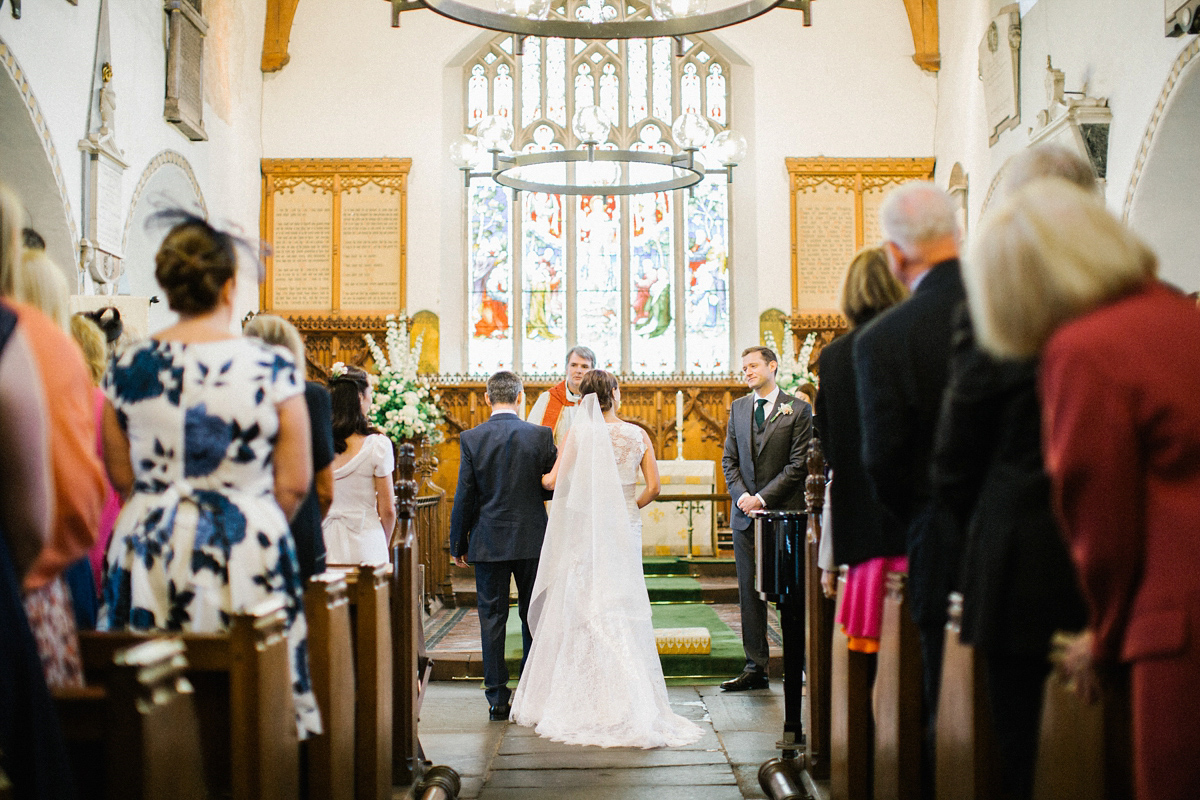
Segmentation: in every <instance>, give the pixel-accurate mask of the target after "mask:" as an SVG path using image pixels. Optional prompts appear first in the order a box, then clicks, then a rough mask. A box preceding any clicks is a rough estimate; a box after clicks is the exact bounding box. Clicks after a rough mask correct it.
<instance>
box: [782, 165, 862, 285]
mask: <svg viewBox="0 0 1200 800" xmlns="http://www.w3.org/2000/svg"><path fill="white" fill-rule="evenodd" d="M795 211H796V248H797V249H796V265H797V271H796V275H797V280H798V282H799V287H798V289H799V298H798V301H797V307H800V308H826V309H833V308H837V307H838V306H839V305H840V304H841V303H840V298H841V294H842V281H843V280H844V276H845V273H846V265H847V264H849V263H850V259H851V258H852V257H853V256H854V251H855V250H856V249H857V239H856V236H857V232H856V230H855V222H854V191H853V187H852V186H851V188H850V189H847V188H846V187H845V186H839V185H834V184H831V183H827V182H821V183H818V184H814V185H811V186H805V187H803V188H801V189H799V190H798V191H797V192H796V195H795Z"/></svg>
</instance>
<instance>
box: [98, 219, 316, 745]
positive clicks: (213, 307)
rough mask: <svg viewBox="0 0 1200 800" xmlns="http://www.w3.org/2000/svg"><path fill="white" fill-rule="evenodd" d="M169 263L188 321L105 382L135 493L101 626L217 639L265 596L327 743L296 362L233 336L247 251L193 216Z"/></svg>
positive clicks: (113, 445) (107, 432)
mask: <svg viewBox="0 0 1200 800" xmlns="http://www.w3.org/2000/svg"><path fill="white" fill-rule="evenodd" d="M155 219H157V220H164V221H165V222H167V223H168V224H170V225H171V228H170V231H169V232H168V233H167V236H166V238H165V239H164V240H163V243H162V245H161V246H160V247H159V250H158V253H157V255H156V256H155V277H156V278H157V279H158V282H159V284H160V285H161V286H162V288H163V290H164V292H165V293H166V295H167V300H168V303H169V305H170V307H171V310H173V311H175V312H176V313H177V314H179V321H178V322H177V323H176V324H174V325H172V326H170V327H168V328H166V329H164V330H161V331H159V332H158V333H156V334H155V335H154V336H153V337H151V338H149V339H145V340H143V341H141V342H138V343H136V344H133V345H131V346H130V347H129V348H127V349H126V350H125V351H124V352H123V353H122V354H121V356H120V357H119V358H118V359H117V360H116V361H114V362H113V365H112V367H111V368H110V369H109V371H108V373H107V375H105V378H104V391H105V394H106V396H107V403H106V404H105V408H104V430H103V435H104V461H105V464H106V466H107V467H108V472H109V476H110V477H111V479H112V484H113V486H114V488H115V489H116V490H117V492H118V493H119V494H120V495H121V496H122V497H124V498H126V502H125V506H124V508H123V509H122V510H121V514H120V516H119V517H118V518H117V522H116V526H115V527H114V529H113V536H112V542H111V543H110V545H109V548H108V557H107V562H106V565H105V575H104V592H103V605H102V607H101V609H100V615H99V616H100V619H99V621H98V627H99V628H100V629H101V630H118V629H133V630H168V631H180V630H182V631H193V632H200V633H205V632H214V631H220V630H222V629H224V628H225V627H226V625H227V624H228V620H229V615H230V614H233V613H238V612H243V611H246V610H247V609H250V608H253V607H254V606H256V605H258V604H259V603H262V602H263V601H267V600H273V599H278V600H282V601H283V604H284V607H285V608H286V610H287V639H288V646H289V650H290V656H289V658H288V664H289V666H290V668H291V672H292V676H291V677H292V691H293V697H294V700H295V703H294V710H295V715H296V726H297V731H298V734H299V736H300V738H301V739H303V738H306V737H307V736H309V735H311V734H317V733H320V732H321V722H320V715H319V713H318V711H317V703H316V699H315V697H314V696H313V692H312V686H311V682H310V680H309V674H308V656H307V653H308V649H307V636H308V631H307V626H306V622H305V618H304V606H303V603H302V601H303V596H302V586H301V582H300V572H299V568H298V566H297V563H296V551H295V543H294V541H293V539H292V534H291V532H290V531H289V529H288V520H289V518H291V516H292V515H293V514H294V512H295V511H296V509H297V508H298V507H299V505H300V503H301V501H302V500H303V499H304V496H305V494H306V493H307V492H308V487H309V481H310V479H311V475H312V464H311V461H310V458H309V437H310V433H309V422H308V412H307V410H306V407H305V403H304V384H303V383H302V381H301V379H300V378H299V377H298V373H297V371H296V364H295V361H294V359H293V356H292V354H291V352H289V351H288V350H287V349H285V348H283V347H276V346H272V345H268V344H266V343H265V342H263V341H262V340H260V339H255V338H242V337H240V336H235V335H234V334H233V333H231V332H230V331H231V327H232V323H233V298H234V294H235V291H236V287H237V255H236V252H235V250H236V248H237V247H238V246H245V245H247V243H246V242H242V241H241V240H239V239H237V238H236V237H234V236H232V235H230V234H228V233H225V232H223V231H220V230H217V229H216V228H214V227H213V226H212V225H210V224H209V223H208V222H206V221H205V220H203V219H200V218H199V217H195V216H192V215H190V214H187V213H184V212H174V211H173V212H162V213H160V214H159V215H156V217H155Z"/></svg>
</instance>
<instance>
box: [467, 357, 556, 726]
mask: <svg viewBox="0 0 1200 800" xmlns="http://www.w3.org/2000/svg"><path fill="white" fill-rule="evenodd" d="M524 396H525V393H524V391H523V389H522V386H521V379H520V378H518V377H517V376H516V375H514V374H513V373H511V372H497V373H496V374H495V375H493V376H492V377H491V378H488V382H487V393H486V394H485V395H484V398H485V399H486V400H487V403H488V405H489V406H491V408H492V414H491V416H490V417H489V418H488V419H487V420H486V421H485V422H483V423H482V424H480V425H476V426H475V427H474V428H472V429H471V430H469V431H463V432H462V434H461V435H460V436H459V445H460V448H461V453H462V460H461V461H460V463H459V468H458V488H457V489H456V490H455V492H454V510H453V512H452V513H451V515H450V555H451V557H452V558H453V559H454V563H455V564H457V565H458V566H460V567H465V566H467V563H468V562H470V563H471V564H473V565H474V566H475V597H476V603H477V604H478V606H479V633H480V637H481V639H482V646H483V685H484V691H485V694H486V695H487V699H488V704H489V705H490V707H491V719H493V720H496V721H500V720H506V719H508V712H509V703H508V699H509V691H508V666H507V665H506V664H505V661H504V642H505V628H506V626H507V625H508V606H509V602H508V587H509V580H510V578H511V579H515V580H516V583H517V612H518V613H519V614H520V615H521V633H522V639H523V643H524V646H525V647H524V655H525V656H528V655H529V647H530V645H531V644H532V643H533V637H532V636H531V635H530V631H529V623H528V622H527V620H526V617H527V615H528V612H529V600H530V595H531V594H532V593H533V582H534V578H535V577H536V576H537V568H538V557H539V556H540V555H541V552H542V540H543V539H544V538H545V536H546V506H545V503H544V501H545V500H549V499H550V498H551V497H552V496H553V493H552V492H547V491H545V490H544V489H543V488H542V475H544V474H545V473H547V472H549V471H550V470H551V469H553V468H554V459H555V458H556V456H557V455H558V451H557V450H556V449H555V447H554V435H553V434H552V433H551V431H550V429H549V428H543V427H542V426H540V425H531V424H530V423H528V422H525V421H524V420H523V419H521V416H520V413H519V412H520V409H521V404H522V401H523V400H524ZM521 665H522V666H524V665H525V658H524V656H522V658H521Z"/></svg>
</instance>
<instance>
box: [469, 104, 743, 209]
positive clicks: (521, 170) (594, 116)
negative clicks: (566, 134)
mask: <svg viewBox="0 0 1200 800" xmlns="http://www.w3.org/2000/svg"><path fill="white" fill-rule="evenodd" d="M611 128H612V121H611V120H610V119H609V117H608V114H607V113H606V112H605V111H604V110H603V109H602V108H600V107H599V106H594V105H589V106H583V107H582V108H580V109H578V110H577V111H576V112H575V116H574V117H573V118H572V120H571V130H572V131H573V132H574V134H575V136H576V137H577V138H578V139H579V142H580V149H578V150H563V149H550V147H549V146H548V142H542V143H539V144H541V147H540V149H538V150H535V151H532V152H524V153H514V152H513V151H512V146H511V143H512V139H513V135H514V131H513V126H512V123H511V122H510V121H509V120H508V118H507V117H503V116H499V115H496V114H493V115H492V116H490V117H485V118H484V119H483V120H481V121H480V122H479V124H478V125H477V126H476V128H475V133H474V134H469V133H468V134H465V135H464V136H463V137H462V138H461V139H459V140H458V141H457V142H455V143H454V144H452V145H451V146H450V159H451V161H453V162H454V163H455V164H456V165H457V166H458V168H459V169H461V170H462V171H463V173H464V175H465V181H466V184H467V186H470V185H471V179H472V178H482V177H488V176H490V177H491V178H492V180H494V181H496V183H498V184H500V185H501V186H507V187H509V188H512V189H516V190H518V191H525V192H545V193H546V194H566V195H627V194H648V193H652V192H669V191H673V190H675V189H687V188H689V187H692V186H695V185H696V184H697V183H699V182H700V181H702V180H704V176H705V175H712V174H720V175H724V176H725V179H726V181H728V182H730V183H732V182H733V168H734V167H735V166H737V164H738V162H740V161H741V160H742V159H743V158H745V157H746V138H745V137H744V136H742V135H741V134H740V133H736V132H734V131H732V130H724V131H721V132H720V133H718V134H716V135H714V134H713V129H712V126H711V125H709V123H708V120H706V119H705V118H704V117H702V116H700V115H699V114H696V113H694V112H685V113H683V114H680V115H679V116H678V117H677V118H676V119H675V122H674V124H673V125H671V136H672V138H674V140H675V142H676V143H677V144H678V145H679V146H680V147H681V148H682V149H683V152H681V153H670V152H662V145H661V144H660V143H659V142H657V141H655V140H652V141H649V142H643V143H642V144H643V149H640V150H639V149H630V150H618V149H616V147H615V146H613V145H612V144H610V143H608V141H607V140H608V136H609V131H610V129H611ZM654 130H655V131H657V128H654ZM489 154H490V156H491V168H490V169H487V168H486V165H487V163H488V156H489ZM714 167H715V168H714Z"/></svg>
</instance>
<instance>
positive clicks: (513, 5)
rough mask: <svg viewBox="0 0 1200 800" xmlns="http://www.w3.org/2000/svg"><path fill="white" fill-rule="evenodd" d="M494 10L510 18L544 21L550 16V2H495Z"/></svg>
mask: <svg viewBox="0 0 1200 800" xmlns="http://www.w3.org/2000/svg"><path fill="white" fill-rule="evenodd" d="M496 10H497V11H499V12H500V13H501V14H507V15H509V16H510V17H524V18H525V19H535V20H544V19H545V18H546V17H548V16H549V15H550V0H496Z"/></svg>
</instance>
